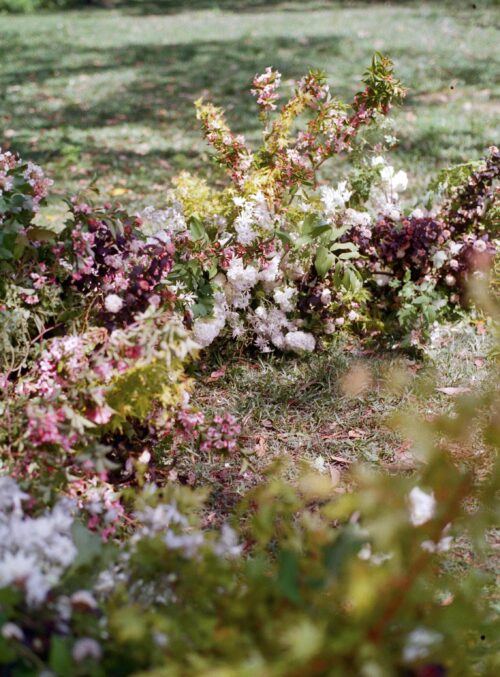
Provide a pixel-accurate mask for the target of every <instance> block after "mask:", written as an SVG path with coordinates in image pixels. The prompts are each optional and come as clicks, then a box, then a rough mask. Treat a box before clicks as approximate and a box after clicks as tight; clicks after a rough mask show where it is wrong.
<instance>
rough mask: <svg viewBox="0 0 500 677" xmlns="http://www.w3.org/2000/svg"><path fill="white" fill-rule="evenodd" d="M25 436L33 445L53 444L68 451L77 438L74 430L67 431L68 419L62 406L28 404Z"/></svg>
mask: <svg viewBox="0 0 500 677" xmlns="http://www.w3.org/2000/svg"><path fill="white" fill-rule="evenodd" d="M27 415H28V426H27V430H26V437H27V438H28V439H29V441H30V443H31V444H32V445H33V446H34V447H42V446H45V445H46V444H55V445H58V446H60V447H62V448H63V449H64V450H65V451H70V450H71V448H72V447H73V445H74V444H75V443H76V442H77V440H78V435H77V434H76V433H75V432H69V433H68V425H67V424H68V421H67V418H66V413H65V412H64V409H63V408H62V407H59V408H53V407H50V406H49V407H47V406H43V407H42V406H37V405H29V406H28V407H27Z"/></svg>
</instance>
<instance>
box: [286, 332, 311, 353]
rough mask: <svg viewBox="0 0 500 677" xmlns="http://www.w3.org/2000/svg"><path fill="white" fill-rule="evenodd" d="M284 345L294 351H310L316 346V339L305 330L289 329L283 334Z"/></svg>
mask: <svg viewBox="0 0 500 677" xmlns="http://www.w3.org/2000/svg"><path fill="white" fill-rule="evenodd" d="M285 345H286V347H287V348H288V350H293V351H294V352H298V353H300V352H302V351H304V352H312V351H313V350H314V348H315V346H316V341H315V339H314V336H313V335H312V334H309V333H307V332H305V331H291V332H288V334H287V335H286V336H285Z"/></svg>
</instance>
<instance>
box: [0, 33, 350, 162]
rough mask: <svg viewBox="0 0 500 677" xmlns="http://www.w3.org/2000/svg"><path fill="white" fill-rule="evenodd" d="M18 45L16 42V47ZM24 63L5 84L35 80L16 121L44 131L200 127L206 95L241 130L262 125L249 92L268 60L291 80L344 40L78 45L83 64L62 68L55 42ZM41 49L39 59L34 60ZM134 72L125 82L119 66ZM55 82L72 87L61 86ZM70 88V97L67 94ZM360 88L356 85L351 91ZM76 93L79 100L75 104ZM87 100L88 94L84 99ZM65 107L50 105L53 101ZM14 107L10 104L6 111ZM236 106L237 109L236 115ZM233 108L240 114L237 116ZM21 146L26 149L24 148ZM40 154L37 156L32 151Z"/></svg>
mask: <svg viewBox="0 0 500 677" xmlns="http://www.w3.org/2000/svg"><path fill="white" fill-rule="evenodd" d="M14 49H15V45H14ZM23 50H24V53H23V60H22V63H21V64H19V65H18V64H16V65H14V64H12V66H11V68H10V69H4V71H3V73H2V74H1V75H0V87H1V88H2V89H5V90H7V91H9V88H13V90H14V96H15V92H16V88H17V87H18V83H19V82H20V81H23V82H29V83H32V85H33V87H34V94H33V98H28V97H26V98H24V97H23V98H22V99H20V100H18V101H16V103H15V124H16V127H17V128H19V129H23V128H26V129H31V130H35V131H37V132H45V133H46V132H47V131H50V130H58V131H59V132H60V134H62V135H64V132H65V130H82V131H84V130H86V129H88V128H104V127H106V128H107V129H110V130H112V128H113V127H115V126H120V125H124V124H127V125H133V124H139V125H142V126H146V127H147V126H150V127H153V128H154V129H157V130H159V131H160V132H161V133H178V132H181V131H185V132H188V133H189V131H190V130H191V131H193V130H194V129H198V123H197V121H196V119H195V113H194V107H193V101H194V100H196V99H197V98H198V97H200V96H206V97H207V98H210V99H211V100H213V101H214V102H215V103H217V104H219V105H222V106H224V108H226V110H227V111H228V117H229V119H230V124H232V125H233V127H234V129H235V130H236V131H243V130H244V131H245V132H247V133H248V132H249V133H252V132H255V131H257V130H258V129H260V123H259V120H258V115H257V113H258V111H257V107H256V105H255V100H254V98H253V97H252V96H251V95H250V92H249V89H250V86H251V77H252V74H253V73H256V72H261V71H263V70H264V68H265V67H266V66H268V65H269V63H273V64H274V65H275V67H277V68H278V69H282V70H283V72H286V74H287V76H288V77H290V78H297V77H300V76H301V75H303V74H304V72H306V71H307V69H308V68H309V67H310V65H311V55H314V56H313V62H314V61H316V62H317V61H318V60H320V59H321V54H325V53H327V54H328V57H329V58H331V57H332V56H336V55H337V54H339V53H340V39H339V38H332V36H328V37H327V38H310V39H307V41H304V44H302V45H300V44H297V43H296V42H293V43H291V42H290V41H289V40H288V39H285V38H275V39H272V40H271V39H258V40H256V39H255V38H251V39H247V40H245V39H244V40H237V41H226V42H218V41H217V42H216V41H208V42H192V43H189V44H176V45H151V44H139V45H128V46H127V47H124V48H121V47H119V48H110V49H92V51H91V52H88V51H86V50H79V49H78V48H77V47H73V48H72V54H73V55H75V56H76V57H77V58H78V60H79V61H80V64H79V65H77V66H61V65H60V61H59V58H58V54H57V51H55V50H52V49H50V46H49V45H46V46H40V44H37V45H36V46H35V47H30V46H29V45H23ZM35 54H38V58H35ZM126 69H130V72H131V73H132V76H131V77H130V78H129V79H128V80H126V81H121V80H120V73H119V71H124V70H126ZM54 80H57V81H59V83H68V82H70V83H73V84H71V85H69V87H68V85H67V84H65V85H64V87H62V91H60V92H57V88H56V87H59V89H61V84H58V85H57V86H56V87H54V82H53V81H54ZM80 82H81V83H82V84H81V86H82V87H90V88H91V89H92V88H93V89H92V93H91V92H90V90H89V97H88V101H83V102H82V103H80V102H78V103H75V102H72V101H71V99H72V95H71V87H78V86H79V83H80ZM68 90H70V91H69V94H68ZM350 93H351V94H353V93H354V90H353V91H352V92H350ZM74 98H75V97H73V101H74ZM80 98H81V97H80ZM53 99H54V100H57V103H58V105H51V102H52V100H53ZM6 106H8V107H9V108H13V105H12V104H9V102H8V101H4V102H3V105H1V106H0V107H1V108H5V107H6ZM236 111H237V114H235V112H236ZM232 113H233V114H232ZM18 150H19V151H22V150H23V149H22V148H18ZM31 154H32V155H33V153H31Z"/></svg>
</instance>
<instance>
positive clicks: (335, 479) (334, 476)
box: [330, 465, 340, 487]
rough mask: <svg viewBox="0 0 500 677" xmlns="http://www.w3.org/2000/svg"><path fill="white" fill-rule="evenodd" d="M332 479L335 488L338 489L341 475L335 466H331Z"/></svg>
mask: <svg viewBox="0 0 500 677" xmlns="http://www.w3.org/2000/svg"><path fill="white" fill-rule="evenodd" d="M330 478H331V480H332V484H333V486H334V487H336V486H337V485H338V484H339V482H340V473H339V471H338V470H337V468H335V467H334V466H333V465H331V466H330Z"/></svg>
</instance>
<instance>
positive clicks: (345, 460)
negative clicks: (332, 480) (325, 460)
mask: <svg viewBox="0 0 500 677" xmlns="http://www.w3.org/2000/svg"><path fill="white" fill-rule="evenodd" d="M329 458H330V459H331V460H332V461H337V463H344V464H345V465H351V464H352V461H350V460H349V459H348V458H343V457H342V456H330V457H329Z"/></svg>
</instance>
